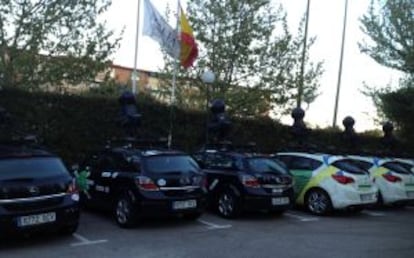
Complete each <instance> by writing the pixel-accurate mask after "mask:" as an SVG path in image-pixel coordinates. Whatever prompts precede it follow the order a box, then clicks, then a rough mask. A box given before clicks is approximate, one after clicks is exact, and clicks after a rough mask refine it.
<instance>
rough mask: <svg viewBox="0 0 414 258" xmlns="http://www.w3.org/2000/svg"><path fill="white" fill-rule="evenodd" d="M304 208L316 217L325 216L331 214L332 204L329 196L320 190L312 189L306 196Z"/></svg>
mask: <svg viewBox="0 0 414 258" xmlns="http://www.w3.org/2000/svg"><path fill="white" fill-rule="evenodd" d="M306 207H307V208H308V210H309V211H310V212H312V213H313V214H316V215H326V214H328V213H330V212H332V202H331V199H330V198H329V195H328V194H327V193H326V192H325V191H323V190H320V189H313V190H311V191H309V192H308V194H307V195H306Z"/></svg>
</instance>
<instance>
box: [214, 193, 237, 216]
mask: <svg viewBox="0 0 414 258" xmlns="http://www.w3.org/2000/svg"><path fill="white" fill-rule="evenodd" d="M217 211H218V213H219V214H220V216H222V217H224V218H236V217H237V216H239V214H240V200H239V197H238V196H237V195H236V194H235V193H234V191H233V190H231V189H226V190H224V191H222V192H221V193H220V194H219V196H218V199H217Z"/></svg>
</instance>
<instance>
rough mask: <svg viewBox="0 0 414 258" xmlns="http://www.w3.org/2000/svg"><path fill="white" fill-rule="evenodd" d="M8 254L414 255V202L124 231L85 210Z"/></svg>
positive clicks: (8, 247)
mask: <svg viewBox="0 0 414 258" xmlns="http://www.w3.org/2000/svg"><path fill="white" fill-rule="evenodd" d="M0 257H1V258H3V257H4V258H33V257H44V258H49V257H59V258H73V257H76V258H80V257H88V258H95V257H96V258H98V257H99V258H106V257H123V258H124V257H125V258H128V257H157V258H159V257H171V258H172V257H180V258H184V257H197V258H203V257H215V258H220V257H223V258H224V257H225V258H229V257H238V258H244V257H249V258H250V257H254V258H256V257H295V258H296V257H330V258H332V257H335V258H339V257H347V258H349V257H364V258H365V257H376V258H378V257H393V258H397V257H414V207H406V208H404V209H392V208H383V209H375V210H367V211H362V212H361V213H358V214H353V213H346V212H339V213H335V214H333V215H331V216H327V217H318V216H313V215H311V214H309V213H307V212H305V211H301V210H290V211H288V212H286V213H285V214H284V215H281V216H274V215H269V214H265V213H252V214H245V215H244V216H242V217H241V218H239V219H236V220H226V219H223V218H220V217H218V216H217V215H215V214H213V213H206V214H205V215H203V216H202V217H201V218H200V219H198V220H196V221H185V220H183V219H158V220H148V221H145V222H144V223H143V224H141V225H140V226H138V227H136V228H133V229H121V228H119V227H118V226H117V225H116V223H115V222H114V220H113V218H112V217H111V216H109V215H105V214H101V213H97V212H91V211H85V212H83V213H82V217H81V225H80V227H79V230H78V232H76V233H75V234H73V235H72V236H58V235H46V236H45V235H35V236H31V237H29V238H18V239H13V240H7V241H3V242H2V243H0Z"/></svg>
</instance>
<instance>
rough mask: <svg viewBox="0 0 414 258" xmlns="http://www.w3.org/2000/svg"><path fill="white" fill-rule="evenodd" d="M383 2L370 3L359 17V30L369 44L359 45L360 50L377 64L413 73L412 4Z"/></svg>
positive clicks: (404, 0)
mask: <svg viewBox="0 0 414 258" xmlns="http://www.w3.org/2000/svg"><path fill="white" fill-rule="evenodd" d="M383 2H384V1H380V0H371V4H370V6H369V8H368V11H367V14H365V15H363V16H362V18H361V29H362V31H363V32H364V33H365V34H366V35H367V36H368V37H369V38H370V39H371V41H370V42H366V41H363V42H362V43H360V44H359V47H360V50H361V51H362V52H363V53H366V54H368V55H369V56H370V57H372V58H373V59H374V60H375V61H376V62H378V63H379V64H381V65H384V66H387V67H390V68H393V69H397V70H400V71H402V72H404V73H409V74H414V40H413V39H414V1H413V0H388V1H386V2H385V4H383ZM382 4H383V5H382Z"/></svg>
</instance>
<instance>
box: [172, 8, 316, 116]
mask: <svg viewBox="0 0 414 258" xmlns="http://www.w3.org/2000/svg"><path fill="white" fill-rule="evenodd" d="M187 13H188V16H189V19H190V23H191V25H192V27H193V29H194V33H195V36H196V39H197V42H198V44H199V49H200V51H199V57H198V59H197V62H196V65H195V67H194V69H190V70H189V71H185V70H180V76H179V77H181V76H182V75H184V76H186V77H190V78H193V83H192V84H193V86H195V87H198V88H199V92H200V94H204V96H205V94H206V87H207V86H206V85H203V84H202V83H201V81H200V80H199V79H197V78H200V74H201V73H202V72H203V71H204V70H205V69H206V68H209V69H211V70H212V71H213V72H214V73H215V74H216V82H215V83H213V85H211V86H209V87H210V88H211V89H210V95H211V97H221V98H225V99H226V103H227V104H228V106H229V111H230V113H232V114H235V115H240V116H253V115H258V114H262V113H264V112H266V111H269V110H270V109H273V108H274V107H275V108H276V110H278V111H280V112H289V111H290V109H291V108H292V107H293V106H294V105H295V99H296V96H297V89H298V86H299V80H300V74H299V72H300V63H301V54H302V51H301V49H302V47H303V44H302V42H303V33H302V30H300V31H299V35H297V37H294V36H293V35H292V34H290V33H289V31H288V26H287V21H286V14H285V12H284V11H283V9H282V8H281V7H278V8H277V9H275V8H274V7H273V6H272V5H271V1H270V0H258V1H251V0H222V1H218V0H213V1H207V0H189V2H188V11H187ZM301 27H303V23H301ZM310 45H311V44H310ZM310 45H308V47H310ZM307 60H308V56H307ZM170 61H171V60H170ZM171 64H172V63H171V62H168V61H167V65H166V69H165V71H166V72H167V73H171V72H172V66H171ZM307 68H308V69H307V71H306V74H305V76H304V77H305V80H304V81H305V86H304V93H305V95H306V96H305V98H304V99H305V100H307V101H308V103H310V102H312V101H313V100H314V99H315V97H316V95H317V93H316V91H317V88H318V86H319V82H318V78H319V76H320V75H321V74H322V64H321V63H316V64H307ZM240 87H243V89H240ZM200 99H204V101H205V97H204V98H200ZM200 106H201V107H203V104H200ZM258 106H259V107H258Z"/></svg>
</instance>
